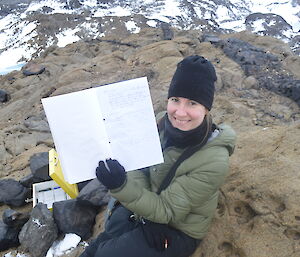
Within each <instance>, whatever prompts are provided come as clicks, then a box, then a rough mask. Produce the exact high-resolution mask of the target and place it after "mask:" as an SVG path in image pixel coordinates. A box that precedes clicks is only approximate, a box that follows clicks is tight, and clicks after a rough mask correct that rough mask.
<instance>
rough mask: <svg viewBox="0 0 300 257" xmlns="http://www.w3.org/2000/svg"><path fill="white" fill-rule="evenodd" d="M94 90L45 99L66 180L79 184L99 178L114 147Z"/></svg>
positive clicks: (45, 106) (46, 111)
mask: <svg viewBox="0 0 300 257" xmlns="http://www.w3.org/2000/svg"><path fill="white" fill-rule="evenodd" d="M97 101H98V100H97V97H96V96H95V94H94V93H93V90H91V89H87V90H83V91H79V92H75V93H70V94H65V95H60V96H54V97H49V98H45V99H42V103H43V106H44V109H45V113H46V116H47V119H48V122H49V126H50V129H51V133H52V137H53V140H54V143H55V148H56V151H57V152H58V156H59V160H60V164H61V167H62V171H63V174H64V178H65V180H66V181H68V182H69V183H71V184H73V183H78V182H80V181H85V180H88V179H92V178H95V168H96V167H97V165H98V161H99V159H100V158H103V159H105V158H109V157H110V156H111V155H112V154H111V148H110V146H109V144H108V139H107V135H106V131H105V127H104V126H103V121H102V116H101V112H100V110H99V104H98V103H97Z"/></svg>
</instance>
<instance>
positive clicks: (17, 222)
mask: <svg viewBox="0 0 300 257" xmlns="http://www.w3.org/2000/svg"><path fill="white" fill-rule="evenodd" d="M2 219H3V222H4V223H5V224H6V225H7V226H9V227H14V228H19V229H21V228H22V226H23V225H24V224H25V223H26V222H27V221H28V219H29V213H22V212H18V211H15V210H12V209H5V210H4V212H3V214H2Z"/></svg>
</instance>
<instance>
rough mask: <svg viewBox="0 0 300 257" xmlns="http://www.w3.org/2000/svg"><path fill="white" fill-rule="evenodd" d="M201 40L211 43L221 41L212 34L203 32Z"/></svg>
mask: <svg viewBox="0 0 300 257" xmlns="http://www.w3.org/2000/svg"><path fill="white" fill-rule="evenodd" d="M201 42H210V43H212V44H217V43H219V42H221V39H220V38H219V37H217V36H215V35H212V34H204V35H203V36H202V37H201Z"/></svg>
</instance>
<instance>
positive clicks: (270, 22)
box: [245, 13, 293, 38]
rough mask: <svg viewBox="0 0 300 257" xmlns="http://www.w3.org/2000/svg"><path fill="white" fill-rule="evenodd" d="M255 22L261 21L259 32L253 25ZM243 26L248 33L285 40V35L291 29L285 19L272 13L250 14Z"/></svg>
mask: <svg viewBox="0 0 300 257" xmlns="http://www.w3.org/2000/svg"><path fill="white" fill-rule="evenodd" d="M257 21H261V22H260V24H261V26H262V29H261V30H260V31H257V25H256V24H255V22H257ZM245 24H246V28H247V30H249V31H252V32H258V33H259V34H261V35H264V36H272V37H277V38H287V37H286V36H285V33H286V32H287V31H288V30H290V31H292V29H293V28H292V26H291V25H290V24H288V23H287V22H286V21H285V19H283V18H282V17H281V16H279V15H277V14H274V13H251V14H250V15H248V16H247V17H246V19H245Z"/></svg>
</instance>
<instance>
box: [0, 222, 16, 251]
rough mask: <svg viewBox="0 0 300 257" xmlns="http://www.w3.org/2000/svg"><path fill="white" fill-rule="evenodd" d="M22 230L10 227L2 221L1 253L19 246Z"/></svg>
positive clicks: (0, 229)
mask: <svg viewBox="0 0 300 257" xmlns="http://www.w3.org/2000/svg"><path fill="white" fill-rule="evenodd" d="M19 232H20V229H17V228H14V227H9V226H7V225H6V224H4V223H3V222H2V221H0V251H4V250H7V249H9V248H11V247H15V246H18V245H19V244H20V243H19V239H18V235H19Z"/></svg>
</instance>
